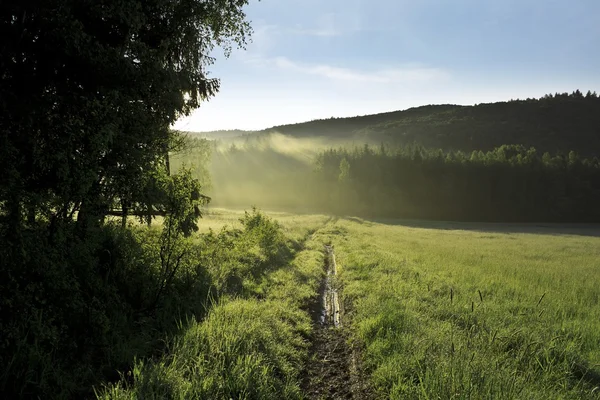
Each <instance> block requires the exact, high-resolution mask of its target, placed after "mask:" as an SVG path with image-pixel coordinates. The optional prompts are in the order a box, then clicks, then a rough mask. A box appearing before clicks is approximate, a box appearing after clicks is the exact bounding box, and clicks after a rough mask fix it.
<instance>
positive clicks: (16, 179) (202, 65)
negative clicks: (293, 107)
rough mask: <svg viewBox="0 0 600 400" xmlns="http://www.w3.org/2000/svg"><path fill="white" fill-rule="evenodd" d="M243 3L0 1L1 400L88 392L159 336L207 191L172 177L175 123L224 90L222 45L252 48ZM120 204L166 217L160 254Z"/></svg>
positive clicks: (185, 175) (186, 177)
mask: <svg viewBox="0 0 600 400" xmlns="http://www.w3.org/2000/svg"><path fill="white" fill-rule="evenodd" d="M246 4H247V1H246V0H203V1H201V0H26V1H23V0H3V1H1V2H0V38H1V39H0V171H1V172H0V243H2V245H1V246H0V317H1V318H0V331H1V332H2V340H1V341H0V365H1V366H2V367H0V368H1V369H0V393H3V395H4V396H6V398H82V397H84V396H85V395H89V394H90V392H91V388H92V385H93V384H98V383H100V382H102V381H103V380H105V379H110V378H111V377H112V378H116V377H115V376H114V375H115V373H116V371H117V370H123V369H124V368H128V365H130V363H131V361H132V357H133V356H140V357H141V356H144V355H148V353H149V352H150V351H152V344H153V343H155V341H158V340H161V339H162V337H157V336H160V332H163V330H164V329H165V326H166V325H168V324H161V323H160V322H159V321H160V318H159V317H158V316H157V312H158V311H157V310H158V308H159V307H160V304H161V300H162V297H164V296H165V294H166V293H168V292H169V291H170V290H175V289H172V286H173V285H171V282H172V280H173V277H174V276H176V272H177V268H179V266H180V261H181V260H182V257H183V255H184V251H185V249H184V247H182V246H181V245H180V238H181V236H182V235H186V234H189V233H190V232H191V231H192V230H194V229H197V227H196V224H195V222H196V220H197V218H198V216H199V210H198V206H199V205H201V204H202V202H203V200H204V197H203V196H201V195H200V186H199V183H198V181H197V180H195V179H194V178H193V177H192V175H191V173H190V172H189V171H183V172H181V173H178V174H176V175H173V176H171V174H170V173H169V168H168V153H169V151H171V150H174V149H177V148H178V146H180V144H181V142H182V139H181V137H179V136H178V135H177V133H174V132H172V131H171V130H170V126H171V125H172V124H173V122H174V121H175V120H177V118H179V117H181V116H183V115H187V114H189V113H190V112H191V111H192V110H194V109H195V108H197V107H198V106H199V105H200V103H201V102H202V101H203V100H205V99H207V98H209V97H211V96H213V95H214V94H215V93H216V92H217V91H218V89H219V81H218V80H216V79H213V78H211V77H209V76H208V71H207V67H208V66H210V65H211V63H212V62H213V58H212V57H211V51H212V50H213V49H214V48H215V47H220V48H223V49H224V51H225V54H226V55H227V54H228V53H229V52H230V51H231V49H232V47H234V46H241V47H243V46H244V44H245V42H246V38H247V37H248V35H249V34H250V33H251V29H250V26H249V24H248V22H247V21H246V18H245V14H244V11H243V7H244V6H245V5H246ZM115 209H122V210H123V213H124V214H125V215H126V214H127V213H134V214H136V215H145V216H147V217H148V218H151V216H152V215H153V214H154V215H156V214H163V215H165V216H166V218H165V220H164V224H163V226H164V230H163V233H162V235H159V236H160V237H159V238H157V239H156V240H154V239H153V241H151V243H154V246H156V247H157V248H158V249H157V250H156V253H157V254H159V255H160V257H159V256H156V257H154V258H152V259H148V258H147V257H146V256H143V255H144V254H146V253H147V252H148V251H147V250H144V249H145V248H147V247H148V246H146V247H144V246H142V244H141V239H139V238H138V237H137V236H135V234H134V233H133V231H130V230H127V229H122V228H119V227H115V226H114V225H111V224H107V223H103V221H104V219H105V217H106V216H107V215H110V214H111V213H112V214H114V212H115ZM144 240H145V239H144ZM144 257H146V258H144ZM181 291H183V289H181ZM180 294H181V293H180ZM184 297H185V296H179V299H183V298H184ZM170 304H171V306H175V310H176V311H177V312H180V311H181V308H177V307H178V306H177V305H179V304H180V303H177V302H171V303H170ZM169 321H170V322H172V321H171V320H170V319H169ZM148 332H152V335H150V334H149V333H148ZM154 350H155V349H154Z"/></svg>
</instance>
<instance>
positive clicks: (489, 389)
mask: <svg viewBox="0 0 600 400" xmlns="http://www.w3.org/2000/svg"><path fill="white" fill-rule="evenodd" d="M473 227H474V226H473V225H470V228H473ZM440 228H442V229H425V228H418V227H407V226H401V225H397V226H394V225H385V224H377V223H371V222H368V221H362V220H354V221H350V220H340V221H338V222H337V223H336V224H335V225H334V226H332V227H331V228H330V229H329V230H330V232H329V234H330V237H331V239H332V241H333V243H334V244H335V246H336V254H337V256H338V261H339V266H340V278H341V279H342V281H343V282H344V301H345V304H346V310H347V311H348V312H349V317H350V318H351V321H352V327H353V330H354V337H355V339H357V340H359V341H361V342H362V343H363V344H364V346H365V351H364V356H365V363H366V366H367V368H368V369H370V371H371V376H372V380H373V383H374V386H375V387H376V388H377V390H378V394H379V396H380V397H381V398H391V399H472V398H477V399H479V398H490V399H492V398H493V399H496V398H511V399H512V398H519V399H521V398H522V399H550V398H552V399H558V398H564V399H593V398H598V396H599V395H600V394H599V391H600V389H598V386H600V367H599V363H600V346H599V344H600V307H599V304H598V300H599V294H600V289H599V288H600V264H599V263H598V259H599V258H598V256H599V255H600V250H599V249H600V238H597V237H586V236H576V235H560V234H555V232H554V231H550V230H548V231H547V232H544V230H543V229H541V230H540V232H539V233H519V232H518V230H516V231H513V232H507V231H506V229H505V228H503V229H502V230H503V231H504V232H493V225H492V229H490V225H487V226H486V229H487V230H492V232H482V231H478V230H473V229H471V230H461V229H460V227H459V228H456V227H454V226H440ZM463 228H464V226H463ZM475 228H476V227H475Z"/></svg>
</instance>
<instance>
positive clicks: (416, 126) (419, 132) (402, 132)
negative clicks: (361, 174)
mask: <svg viewBox="0 0 600 400" xmlns="http://www.w3.org/2000/svg"><path fill="white" fill-rule="evenodd" d="M275 132H277V133H281V134H284V135H288V136H292V137H314V136H325V137H329V138H335V139H348V140H362V141H369V142H372V143H375V142H382V141H383V142H387V143H392V144H413V143H417V144H420V145H422V146H425V147H429V148H442V149H444V150H462V151H469V152H470V151H473V150H483V151H487V150H492V149H494V148H495V147H499V146H501V145H503V144H507V143H515V144H522V145H524V146H526V147H531V146H533V147H535V148H536V149H538V150H539V151H541V152H546V151H548V152H558V151H567V152H568V151H569V150H574V151H577V152H578V153H580V154H582V155H587V156H595V155H598V153H600V99H599V98H598V96H597V94H596V93H595V92H591V91H588V92H587V93H586V94H583V93H582V92H580V91H579V90H576V91H574V92H573V93H571V94H568V93H562V94H559V93H557V94H555V95H546V96H544V97H542V98H540V99H526V100H511V101H507V102H499V103H490V104H478V105H475V106H458V105H428V106H423V107H416V108H410V109H408V110H404V111H394V112H388V113H381V114H375V115H366V116H359V117H352V118H331V119H325V120H315V121H310V122H304V123H300V124H293V125H283V126H276V127H273V128H269V129H265V130H263V131H255V132H249V131H227V132H226V133H227V137H231V136H232V135H233V134H235V133H237V134H238V135H239V136H242V135H257V136H260V135H265V134H271V133H275ZM222 133H224V132H222ZM210 136H211V137H218V136H221V137H222V135H219V132H211V133H210Z"/></svg>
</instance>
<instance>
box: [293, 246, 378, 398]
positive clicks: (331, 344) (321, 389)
mask: <svg viewBox="0 0 600 400" xmlns="http://www.w3.org/2000/svg"><path fill="white" fill-rule="evenodd" d="M325 267H326V269H327V275H326V277H325V279H324V281H323V283H322V284H321V296H320V302H316V304H314V307H313V321H314V331H313V337H312V345H311V349H310V355H311V357H310V359H309V362H308V365H307V368H306V371H305V374H304V381H303V391H304V394H305V397H306V398H307V399H315V400H317V399H318V400H325V399H369V398H372V397H371V396H369V395H368V390H367V388H366V385H365V384H364V379H363V377H362V374H361V373H360V362H359V357H358V352H357V351H355V350H354V349H352V347H351V346H350V345H349V344H348V333H347V331H346V329H345V328H344V327H343V326H342V324H343V309H342V307H341V302H340V300H339V288H338V284H337V281H336V275H337V264H336V261H335V253H334V252H333V247H332V246H325Z"/></svg>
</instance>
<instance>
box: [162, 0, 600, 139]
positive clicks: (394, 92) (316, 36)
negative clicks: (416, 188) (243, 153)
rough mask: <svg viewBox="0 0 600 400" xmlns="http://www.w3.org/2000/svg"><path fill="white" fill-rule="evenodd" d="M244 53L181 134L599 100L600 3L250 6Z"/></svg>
mask: <svg viewBox="0 0 600 400" xmlns="http://www.w3.org/2000/svg"><path fill="white" fill-rule="evenodd" d="M246 14H247V17H248V20H249V21H250V22H251V25H252V27H253V29H254V34H253V36H252V43H250V44H248V46H247V47H246V50H234V51H233V53H232V54H231V56H230V57H229V58H225V57H224V56H223V54H222V52H218V51H217V52H216V53H215V54H214V56H215V57H216V59H217V60H216V62H215V64H214V65H212V66H210V68H209V72H210V75H209V76H210V77H215V78H219V79H220V80H221V90H220V92H219V93H218V94H217V95H216V96H215V97H213V98H211V99H210V100H209V101H207V102H205V103H204V104H202V105H201V107H200V108H199V109H198V110H196V111H195V112H194V113H193V114H192V115H190V116H189V117H186V118H182V119H180V120H179V121H178V122H177V123H176V124H175V126H174V127H175V128H176V129H183V130H188V131H209V130H220V129H245V130H257V129H264V128H268V127H272V126H276V125H282V124H287V123H296V122H303V121H309V120H314V119H320V118H330V117H347V116H356V115H366V114H374V113H378V112H386V111H394V110H403V109H407V108H410V107H416V106H421V105H427V104H465V105H467V104H479V103H487V102H493V101H504V100H510V99H517V98H527V97H541V96H543V95H544V94H547V93H555V92H572V91H574V90H576V89H580V90H581V91H583V92H584V93H585V92H587V90H592V91H594V90H596V91H598V92H600V69H599V65H600V51H598V50H599V49H600V1H599V0H410V1H408V0H368V1H367V0H261V1H256V0H250V4H249V5H248V6H247V7H246Z"/></svg>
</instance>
